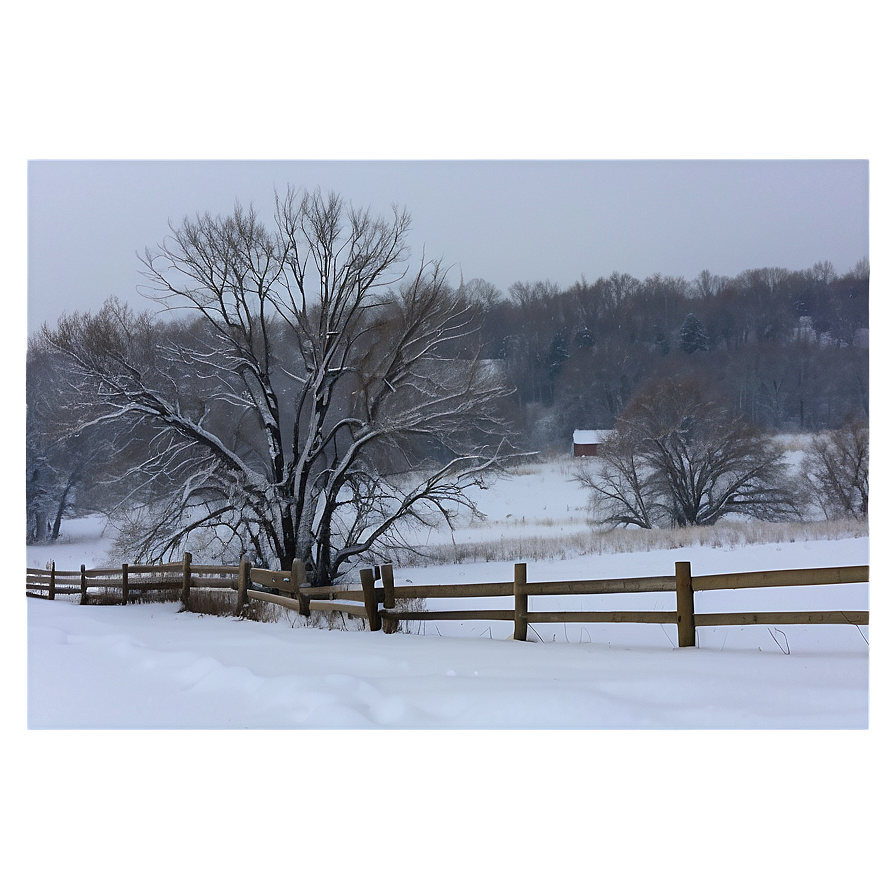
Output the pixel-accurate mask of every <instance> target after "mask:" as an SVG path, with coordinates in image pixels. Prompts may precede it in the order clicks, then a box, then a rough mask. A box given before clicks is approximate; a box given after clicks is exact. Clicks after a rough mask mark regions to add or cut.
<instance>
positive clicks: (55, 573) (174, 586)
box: [25, 554, 239, 610]
mask: <svg viewBox="0 0 896 896" xmlns="http://www.w3.org/2000/svg"><path fill="white" fill-rule="evenodd" d="M238 572H239V570H238V568H237V567H235V566H194V565H193V558H192V555H190V554H185V555H184V559H183V562H181V563H160V564H153V565H151V566H150V565H139V564H129V563H123V564H122V565H121V566H117V567H112V568H107V569H87V568H86V567H85V566H84V565H83V564H82V566H81V568H80V569H79V570H59V569H56V564H55V563H53V564H52V565H51V567H50V569H32V568H29V569H28V570H27V572H26V585H25V594H26V596H28V597H42V598H45V599H49V600H55V599H56V598H57V597H67V596H70V595H77V596H78V598H79V600H78V603H80V604H91V603H94V604H97V603H99V604H128V603H135V602H137V601H143V600H180V601H182V602H183V605H184V608H185V609H187V610H190V609H192V605H193V604H194V597H195V596H196V593H197V592H200V593H201V592H206V593H207V592H209V591H220V590H225V591H236V589H237V576H238Z"/></svg>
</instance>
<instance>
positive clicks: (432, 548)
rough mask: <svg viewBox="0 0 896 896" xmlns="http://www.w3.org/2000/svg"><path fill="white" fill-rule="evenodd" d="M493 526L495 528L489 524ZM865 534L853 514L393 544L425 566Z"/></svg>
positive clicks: (396, 555) (409, 562) (400, 557)
mask: <svg viewBox="0 0 896 896" xmlns="http://www.w3.org/2000/svg"><path fill="white" fill-rule="evenodd" d="M495 528H496V529H497V528H500V526H499V524H495ZM867 535H868V523H867V522H866V521H858V520H817V521H812V522H781V523H771V522H759V521H745V522H733V521H727V522H721V523H717V524H716V525H715V526H692V527H689V528H684V529H613V530H600V529H597V528H592V529H588V530H580V531H578V532H570V533H565V534H558V535H545V534H542V533H528V534H527V533H525V532H520V533H519V534H516V533H514V532H513V531H512V528H510V529H509V530H508V532H506V533H501V534H500V535H499V537H498V538H484V539H481V540H478V541H474V542H469V543H457V544H441V545H429V546H426V547H415V548H401V547H397V548H393V549H392V550H391V551H390V553H391V560H392V562H393V563H394V564H395V565H397V566H402V567H411V566H428V565H431V564H437V565H443V564H450V563H481V562H517V561H522V560H529V561H538V560H567V559H570V558H574V557H582V556H585V555H589V554H630V553H636V552H641V551H662V550H672V549H674V548H684V547H694V546H700V547H711V548H720V549H722V548H735V547H744V546H746V545H754V544H782V543H793V542H798V541H833V540H838V539H842V538H862V537H864V536H867Z"/></svg>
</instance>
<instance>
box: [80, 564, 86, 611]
mask: <svg viewBox="0 0 896 896" xmlns="http://www.w3.org/2000/svg"><path fill="white" fill-rule="evenodd" d="M86 603H87V567H86V566H85V565H84V564H83V563H82V564H81V606H82V607H83V606H84V605H85V604H86Z"/></svg>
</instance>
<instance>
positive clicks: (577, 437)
mask: <svg viewBox="0 0 896 896" xmlns="http://www.w3.org/2000/svg"><path fill="white" fill-rule="evenodd" d="M597 442H598V436H597V430H596V429H576V430H574V431H573V434H572V456H573V457H595V456H596V455H597Z"/></svg>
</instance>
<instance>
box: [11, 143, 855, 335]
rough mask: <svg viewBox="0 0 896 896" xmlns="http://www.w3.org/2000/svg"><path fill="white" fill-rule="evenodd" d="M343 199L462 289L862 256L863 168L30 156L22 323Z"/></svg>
mask: <svg viewBox="0 0 896 896" xmlns="http://www.w3.org/2000/svg"><path fill="white" fill-rule="evenodd" d="M289 184H294V185H296V186H301V187H308V188H312V189H313V188H315V187H318V186H319V187H320V188H321V189H323V190H324V191H327V190H336V191H337V192H339V193H341V194H342V195H343V196H344V197H345V198H346V199H348V200H349V201H351V202H352V203H353V204H355V205H359V206H369V207H370V208H371V209H372V210H373V211H375V212H384V213H388V212H389V210H390V207H391V205H392V204H393V203H395V204H397V205H399V206H404V207H406V208H407V210H408V211H409V212H410V213H411V216H412V219H413V225H414V226H413V231H412V249H413V251H414V253H415V255H416V256H417V257H419V256H420V254H421V253H422V252H423V250H424V246H425V251H426V254H427V256H428V257H440V258H442V259H443V260H444V262H445V263H446V264H448V265H451V266H453V277H452V279H453V280H454V282H457V281H458V279H459V276H460V272H461V271H462V272H463V276H464V277H465V278H466V279H468V280H469V279H472V278H474V277H481V278H483V279H485V280H488V281H490V282H491V283H493V284H494V285H495V286H497V287H498V288H499V289H500V290H502V292H504V293H505V294H506V291H507V287H508V286H510V285H511V284H512V283H513V282H514V281H516V280H522V281H526V280H531V281H534V280H552V281H554V282H555V283H557V284H558V285H559V286H560V287H566V286H570V285H572V284H573V283H574V282H575V281H576V280H577V279H579V278H580V277H581V276H584V277H585V278H586V279H587V280H589V281H592V280H595V279H597V278H598V277H601V276H607V275H609V274H611V273H612V272H613V271H620V272H624V273H629V274H632V275H633V276H635V277H638V278H643V277H647V276H650V275H651V274H654V273H661V274H666V275H672V276H682V277H685V278H686V279H692V278H694V277H695V276H696V275H697V274H698V273H699V272H700V271H701V270H703V269H704V268H706V269H709V270H710V271H711V272H712V273H714V274H724V275H728V276H734V275H736V274H739V273H740V272H741V271H743V270H745V269H747V268H753V267H784V268H788V269H794V270H795V269H802V268H807V267H811V266H812V265H813V264H814V263H815V262H817V261H830V262H831V263H832V264H833V265H834V267H835V268H836V270H837V271H838V272H840V273H842V272H845V271H846V270H848V269H849V268H851V267H852V266H853V265H854V264H855V263H856V262H857V261H859V260H860V259H861V258H862V257H863V256H865V255H868V252H869V248H868V241H869V233H868V229H869V228H868V214H869V196H868V193H869V165H868V162H867V161H861V160H859V161H823V160H809V161H799V160H782V161H756V160H744V161H720V160H714V161H371V162H362V161H320V162H311V161H293V162H289V161H283V162H279V161H30V162H29V164H28V326H29V331H33V330H34V329H35V328H36V327H37V326H40V324H41V323H42V322H43V321H45V320H47V321H49V322H51V323H53V322H55V321H56V319H57V318H58V317H59V315H60V314H61V313H63V312H70V311H75V310H88V309H91V310H95V309H97V308H99V307H100V306H101V305H102V303H103V301H104V300H105V299H106V298H107V297H108V296H110V295H117V296H118V297H119V298H121V299H123V300H126V301H127V302H129V303H130V304H132V305H134V306H135V307H141V308H142V307H150V306H151V303H148V302H146V301H145V300H143V299H141V298H140V297H139V295H138V293H137V286H138V285H139V284H140V283H141V282H142V277H141V275H140V265H139V262H138V260H137V258H136V253H137V252H138V251H141V252H142V250H143V249H144V247H146V246H154V245H155V244H156V243H157V242H159V241H160V240H162V239H163V238H164V237H165V235H166V233H167V232H168V221H169V220H171V221H172V222H173V223H178V222H179V221H180V220H181V219H182V218H183V217H184V215H193V214H195V213H197V212H205V211H209V212H211V213H213V214H219V213H220V214H226V213H228V212H229V211H230V210H232V208H233V204H234V201H235V200H237V199H238V200H239V201H240V202H242V203H243V204H244V205H248V204H249V203H250V202H252V203H254V204H255V206H256V208H257V209H258V210H259V212H260V213H261V214H262V216H263V218H264V219H265V220H266V221H270V215H271V211H272V207H273V194H274V190H275V189H277V190H279V191H283V190H284V189H285V188H286V186H287V185H289Z"/></svg>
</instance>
